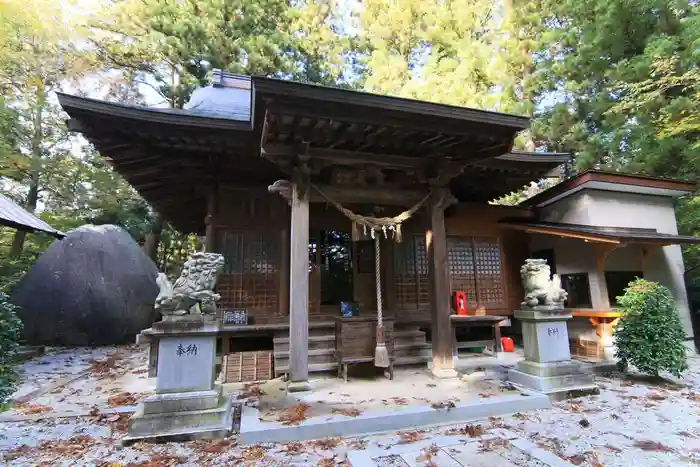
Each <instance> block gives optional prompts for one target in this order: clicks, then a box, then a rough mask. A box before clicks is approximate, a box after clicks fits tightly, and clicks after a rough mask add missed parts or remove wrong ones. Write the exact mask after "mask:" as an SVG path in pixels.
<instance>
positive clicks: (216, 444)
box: [195, 439, 233, 454]
mask: <svg viewBox="0 0 700 467" xmlns="http://www.w3.org/2000/svg"><path fill="white" fill-rule="evenodd" d="M231 445H233V440H232V439H219V440H215V441H203V442H201V444H199V443H198V444H197V445H195V447H196V449H199V450H200V451H203V452H206V453H209V454H220V453H222V452H224V451H226V450H228V449H229V448H230V447H231Z"/></svg>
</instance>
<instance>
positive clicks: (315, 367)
mask: <svg viewBox="0 0 700 467" xmlns="http://www.w3.org/2000/svg"><path fill="white" fill-rule="evenodd" d="M337 369H338V363H337V362H327V363H309V373H319V372H321V371H331V370H337ZM287 372H289V365H280V366H275V374H276V375H281V374H284V373H287Z"/></svg>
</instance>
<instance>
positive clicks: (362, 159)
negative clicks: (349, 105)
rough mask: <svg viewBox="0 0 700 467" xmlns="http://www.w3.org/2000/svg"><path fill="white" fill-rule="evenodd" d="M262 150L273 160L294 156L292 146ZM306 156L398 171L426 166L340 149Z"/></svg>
mask: <svg viewBox="0 0 700 467" xmlns="http://www.w3.org/2000/svg"><path fill="white" fill-rule="evenodd" d="M263 150H264V152H265V156H267V157H273V158H288V157H291V156H293V155H295V154H296V152H295V151H296V149H295V147H294V146H292V145H285V144H267V145H266V146H265V147H264V148H263ZM308 155H309V157H310V158H312V159H319V160H327V161H332V162H335V163H337V164H341V165H377V166H385V167H394V168H398V169H422V168H423V167H425V165H426V162H425V160H423V159H422V158H419V157H407V156H397V155H393V154H376V153H370V152H355V151H346V150H342V149H325V148H309V152H308Z"/></svg>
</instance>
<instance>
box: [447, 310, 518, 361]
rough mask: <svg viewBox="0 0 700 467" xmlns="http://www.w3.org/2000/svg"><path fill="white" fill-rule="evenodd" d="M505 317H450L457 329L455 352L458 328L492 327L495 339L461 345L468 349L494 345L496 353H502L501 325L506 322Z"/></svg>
mask: <svg viewBox="0 0 700 467" xmlns="http://www.w3.org/2000/svg"><path fill="white" fill-rule="evenodd" d="M505 319H506V317H505V316H493V315H468V316H461V315H452V316H450V321H451V322H452V327H453V328H454V329H455V333H454V334H453V335H454V336H455V337H454V339H455V343H454V351H455V352H456V351H457V338H456V330H457V328H467V329H469V328H475V327H486V326H491V328H492V329H493V339H490V340H485V341H483V340H482V341H470V342H465V343H461V344H462V345H463V346H468V347H479V346H482V345H488V344H491V343H493V349H494V351H495V352H502V351H503V349H502V346H501V323H503V320H505Z"/></svg>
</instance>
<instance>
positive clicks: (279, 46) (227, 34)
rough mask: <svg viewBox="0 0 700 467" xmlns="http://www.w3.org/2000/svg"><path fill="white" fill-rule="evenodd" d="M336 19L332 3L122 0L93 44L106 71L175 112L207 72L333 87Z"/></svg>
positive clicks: (103, 15)
mask: <svg viewBox="0 0 700 467" xmlns="http://www.w3.org/2000/svg"><path fill="white" fill-rule="evenodd" d="M335 12H336V4H335V2H334V1H323V2H311V1H309V2H303V1H301V2H293V3H291V4H290V2H287V1H284V0H263V1H250V0H206V1H201V0H200V1H194V0H185V1H178V0H145V1H142V0H126V1H123V2H117V3H115V4H114V5H113V6H111V7H109V8H107V9H106V10H105V11H101V12H100V13H99V15H97V17H96V19H95V20H94V22H93V30H94V31H96V34H95V35H94V36H93V39H92V40H93V43H94V45H95V46H96V48H97V50H98V51H99V55H100V57H101V59H102V61H103V63H105V66H106V68H108V69H111V70H118V71H122V72H123V71H128V72H130V73H132V74H133V76H134V79H136V80H138V81H139V82H141V83H143V84H145V85H147V86H150V87H151V88H152V89H153V90H154V91H156V92H157V93H158V94H159V95H160V96H161V97H162V98H163V99H164V101H165V102H167V104H168V106H170V107H173V108H182V106H183V105H184V104H185V103H186V102H187V100H188V98H189V96H190V94H191V93H192V91H193V90H194V89H196V88H197V87H198V86H202V85H205V84H207V82H208V72H209V71H210V70H211V69H212V68H217V69H223V70H227V71H232V72H238V73H246V74H263V75H271V76H280V77H285V76H286V77H292V78H297V79H301V80H304V81H314V82H325V83H335V82H337V81H338V80H340V79H341V77H342V75H343V71H344V62H343V53H342V50H343V49H344V47H342V44H343V43H345V44H347V42H343V41H341V40H340V39H341V36H340V35H339V34H337V33H336V32H335V31H334V30H333V29H331V28H332V25H333V23H334V15H335Z"/></svg>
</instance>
